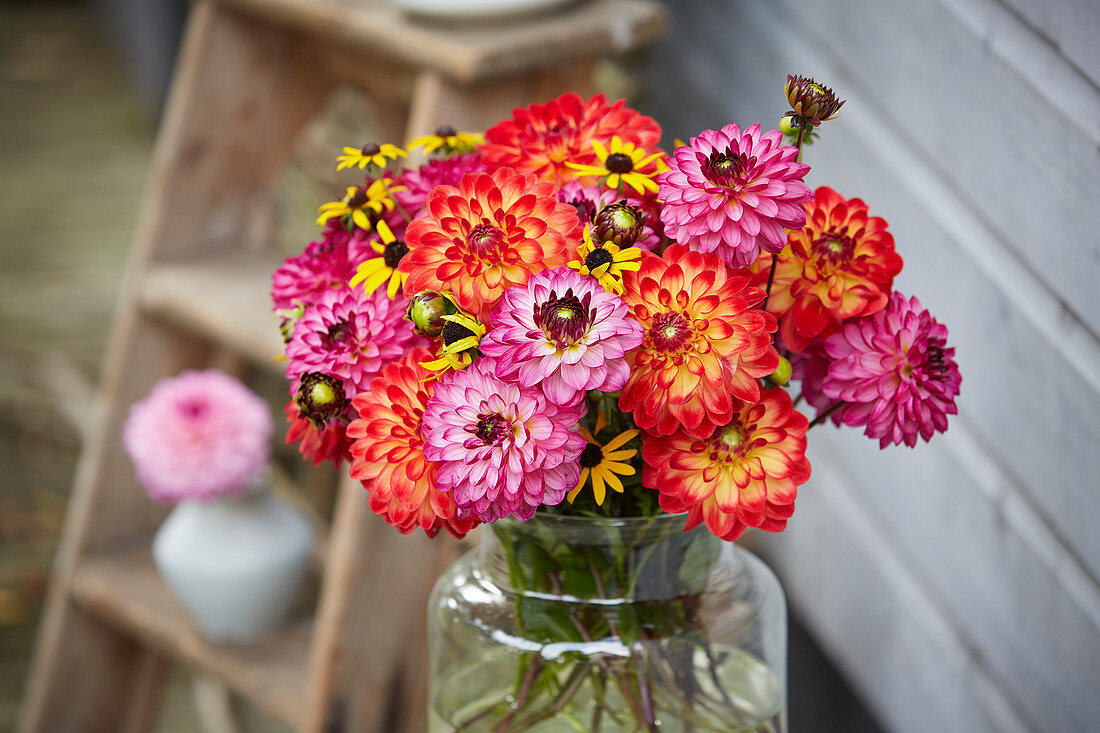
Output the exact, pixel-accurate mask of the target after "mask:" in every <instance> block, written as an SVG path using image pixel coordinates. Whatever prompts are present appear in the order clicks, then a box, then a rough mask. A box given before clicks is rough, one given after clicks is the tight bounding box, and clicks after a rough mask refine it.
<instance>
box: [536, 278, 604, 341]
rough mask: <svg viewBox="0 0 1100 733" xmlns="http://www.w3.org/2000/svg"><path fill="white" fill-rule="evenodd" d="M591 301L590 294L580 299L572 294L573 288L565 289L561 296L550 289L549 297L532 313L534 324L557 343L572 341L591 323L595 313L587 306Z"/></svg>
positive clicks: (581, 334)
mask: <svg viewBox="0 0 1100 733" xmlns="http://www.w3.org/2000/svg"><path fill="white" fill-rule="evenodd" d="M591 302H592V296H591V295H590V294H585V296H584V300H583V301H582V300H581V299H580V298H578V297H577V296H576V295H574V294H573V288H569V289H568V290H566V291H565V295H562V296H561V297H558V294H557V293H556V292H555V291H553V290H551V291H550V297H549V298H547V300H546V302H545V303H543V304H542V305H541V306H538V308H537V309H536V310H535V312H534V314H533V315H534V319H535V325H536V326H539V327H540V328H541V329H542V332H543V333H544V334H546V337H547V338H548V339H550V340H551V341H554V342H555V343H557V344H559V345H562V346H564V345H565V344H569V343H573V342H575V341H577V340H579V339H580V338H581V337H582V336H583V335H584V332H585V331H586V330H587V329H588V327H589V326H590V325H591V323H592V318H593V316H594V315H595V314H594V313H593V312H592V311H591V309H590V307H589V306H590V305H591Z"/></svg>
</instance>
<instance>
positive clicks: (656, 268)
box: [619, 244, 779, 438]
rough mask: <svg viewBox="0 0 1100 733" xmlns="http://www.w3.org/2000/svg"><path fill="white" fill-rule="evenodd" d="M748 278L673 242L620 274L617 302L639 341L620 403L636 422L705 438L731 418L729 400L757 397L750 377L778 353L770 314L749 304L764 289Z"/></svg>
mask: <svg viewBox="0 0 1100 733" xmlns="http://www.w3.org/2000/svg"><path fill="white" fill-rule="evenodd" d="M750 275H751V273H749V272H748V271H747V270H727V269H726V267H725V265H723V264H722V259H721V257H719V256H718V255H717V254H715V253H713V252H705V253H704V252H695V251H692V250H689V249H687V248H686V247H684V246H683V245H679V244H674V245H672V246H671V247H669V248H668V249H667V250H665V253H664V256H663V257H657V256H656V255H653V254H649V253H646V254H645V255H644V256H643V257H642V260H641V268H640V269H639V270H638V271H637V272H627V273H625V275H624V279H623V282H624V286H625V288H624V293H623V300H624V301H626V304H627V305H628V306H629V307H630V315H631V316H632V317H633V318H634V319H635V320H636V321H638V322H639V323H641V324H642V327H643V328H644V329H645V338H644V340H643V341H642V345H641V346H639V347H638V348H637V349H634V350H633V351H631V352H630V353H628V354H627V357H626V358H627V361H628V363H629V364H630V379H629V380H627V383H626V386H625V387H623V390H622V395H621V396H620V398H619V407H621V408H622V409H623V410H627V411H630V412H632V413H634V422H635V423H636V424H637V425H638V427H640V428H642V429H643V430H646V431H647V432H650V433H653V434H655V435H671V434H672V433H674V432H676V431H677V430H680V429H683V430H685V431H686V432H687V433H689V434H690V435H692V436H694V437H696V438H706V437H708V436H709V435H710V434H711V433H712V432H713V431H714V428H716V427H717V426H719V425H725V424H726V423H728V422H729V421H730V419H731V418H732V417H733V414H734V410H735V409H736V405H735V403H734V399H733V398H734V397H737V398H740V399H742V400H746V401H749V402H756V400H757V399H759V397H760V383H759V382H758V381H757V380H758V379H759V378H760V377H763V376H766V375H768V374H771V373H772V372H774V371H775V368H776V366H778V364H779V354H778V353H777V352H776V350H775V347H774V346H772V337H771V334H772V332H774V331H775V328H776V324H775V318H774V317H773V316H771V315H770V314H768V313H765V312H764V311H762V310H759V309H756V308H753V306H755V305H756V304H758V303H759V302H760V301H761V300H763V298H764V291H762V290H760V289H759V288H755V287H751V286H750V285H749V278H750Z"/></svg>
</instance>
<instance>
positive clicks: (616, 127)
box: [478, 92, 661, 186]
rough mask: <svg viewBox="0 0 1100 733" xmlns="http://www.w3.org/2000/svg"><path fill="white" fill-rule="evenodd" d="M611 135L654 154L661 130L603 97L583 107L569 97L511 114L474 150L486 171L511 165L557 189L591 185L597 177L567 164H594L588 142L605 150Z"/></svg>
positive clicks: (622, 102)
mask: <svg viewBox="0 0 1100 733" xmlns="http://www.w3.org/2000/svg"><path fill="white" fill-rule="evenodd" d="M615 135H618V136H619V137H620V138H621V139H622V141H623V142H624V143H633V144H634V145H635V146H637V147H640V148H646V149H647V151H648V152H649V153H655V152H657V147H656V146H657V143H658V142H660V140H661V126H660V125H658V124H657V121H656V120H654V119H653V118H652V117H646V116H645V115H643V114H641V113H640V112H638V111H636V110H633V109H631V108H630V107H627V106H626V100H623V99H620V100H618V101H617V102H614V103H612V104H609V103H608V101H607V98H606V97H604V95H602V94H597V95H596V96H594V97H592V98H591V99H589V100H588V101H587V102H585V101H584V100H583V99H581V97H580V95H578V94H576V93H573V92H570V93H568V94H563V95H561V96H560V97H558V98H557V99H552V100H550V101H549V102H547V103H545V104H532V105H531V106H529V107H522V108H520V109H516V110H514V111H513V112H512V117H511V119H507V120H503V121H501V122H499V123H497V124H496V125H494V126H493V127H490V128H489V129H488V130H486V132H485V142H484V143H483V144H482V145H481V146H480V147H479V148H478V150H479V152H480V153H481V158H482V161H483V162H484V163H485V165H486V166H488V167H489V168H490V169H493V168H498V167H500V166H510V167H512V168H517V169H519V170H522V171H528V172H530V173H534V174H535V175H536V176H538V178H539V180H540V181H550V182H551V183H554V184H555V185H558V186H561V185H564V184H566V183H569V182H570V181H576V180H581V181H583V182H584V183H585V185H595V184H596V183H598V182H599V177H598V176H585V175H583V174H581V173H580V172H579V171H576V170H574V169H572V168H570V167H569V166H568V165H566V163H567V162H571V163H578V164H581V165H596V164H597V163H599V159H598V157H597V156H596V151H595V149H594V148H593V147H592V142H593V141H596V142H599V143H600V144H602V145H603V146H605V147H607V146H610V145H611V138H612V137H614V136H615Z"/></svg>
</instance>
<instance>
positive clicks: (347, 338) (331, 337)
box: [322, 321, 355, 349]
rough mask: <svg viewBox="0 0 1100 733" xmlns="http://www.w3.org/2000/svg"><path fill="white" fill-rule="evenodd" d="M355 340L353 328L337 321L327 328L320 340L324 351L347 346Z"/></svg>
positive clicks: (347, 323) (346, 322)
mask: <svg viewBox="0 0 1100 733" xmlns="http://www.w3.org/2000/svg"><path fill="white" fill-rule="evenodd" d="M354 340H355V326H353V325H352V324H351V323H349V322H348V321H337V322H336V323H334V324H332V325H331V326H329V327H328V331H326V332H325V336H324V338H323V339H322V341H323V342H324V347H325V348H326V349H333V348H335V347H337V346H341V345H344V344H348V343H350V342H352V341H354Z"/></svg>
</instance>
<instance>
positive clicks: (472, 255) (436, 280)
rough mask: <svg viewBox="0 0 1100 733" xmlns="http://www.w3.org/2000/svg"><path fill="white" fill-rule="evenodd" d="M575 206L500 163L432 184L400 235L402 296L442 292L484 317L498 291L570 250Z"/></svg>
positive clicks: (559, 262)
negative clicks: (421, 210) (452, 182)
mask: <svg viewBox="0 0 1100 733" xmlns="http://www.w3.org/2000/svg"><path fill="white" fill-rule="evenodd" d="M580 239H581V230H580V225H579V223H578V221H577V214H576V210H575V209H574V208H573V207H572V206H570V205H569V204H563V203H561V202H559V201H558V197H557V190H556V189H555V188H554V185H553V184H551V183H542V182H538V181H536V180H535V177H534V176H533V175H531V174H529V173H518V172H517V171H515V170H512V169H511V168H500V169H498V170H496V171H494V172H493V173H492V174H486V173H470V174H467V175H465V176H463V177H462V180H461V181H460V182H459V184H458V187H457V188H456V187H454V186H437V187H436V188H435V189H433V190H432V192H431V194H430V195H429V196H428V202H427V204H426V205H425V214H424V215H423V216H421V217H420V218H418V219H415V220H414V221H413V222H412V223H411V224H409V228H408V230H407V231H406V233H405V243H406V244H407V245H408V247H409V253H408V254H407V255H405V257H404V258H402V260H401V264H400V266H399V267H398V270H399V271H400V272H405V273H408V275H409V278H408V280H407V281H406V282H405V294H406V296H407V297H410V298H411V297H412V296H413V295H415V294H416V293H418V292H420V291H422V290H438V291H444V290H449V291H451V292H452V293H454V296H455V300H456V301H457V303H458V305H459V307H461V308H462V309H463V310H465V311H467V312H469V313H475V314H478V315H479V316H481V317H482V318H485V317H487V316H488V315H489V311H490V310H491V309H492V307H493V305H495V304H496V302H497V300H498V299H499V298H500V296H501V294H502V293H503V292H504V291H505V290H507V289H508V288H510V287H512V286H513V285H523V284H524V283H526V282H527V279H528V278H529V277H530V276H531V275H532V274H534V273H536V272H538V271H540V270H543V269H547V268H554V267H561V266H563V265H564V264H565V263H566V262H567V261H568V260H569V259H570V258H571V257H572V256H573V255H574V254H575V252H576V249H577V245H578V244H579V243H580Z"/></svg>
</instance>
